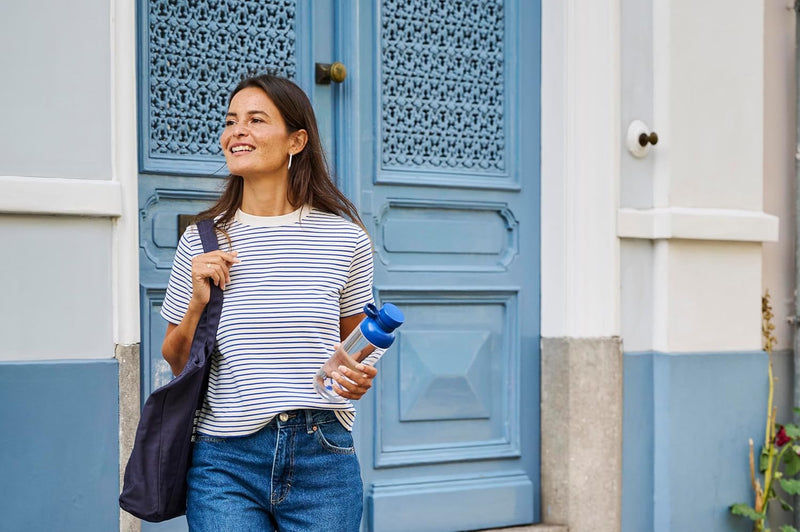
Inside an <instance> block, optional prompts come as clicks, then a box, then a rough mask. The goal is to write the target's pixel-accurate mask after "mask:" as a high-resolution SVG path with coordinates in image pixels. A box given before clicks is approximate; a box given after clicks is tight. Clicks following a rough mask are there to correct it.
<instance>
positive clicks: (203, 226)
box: [196, 220, 222, 336]
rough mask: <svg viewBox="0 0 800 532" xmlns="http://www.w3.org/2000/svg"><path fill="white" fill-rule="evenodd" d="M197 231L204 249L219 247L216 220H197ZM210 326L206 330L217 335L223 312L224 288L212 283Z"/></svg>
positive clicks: (209, 307)
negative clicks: (215, 226)
mask: <svg viewBox="0 0 800 532" xmlns="http://www.w3.org/2000/svg"><path fill="white" fill-rule="evenodd" d="M196 225H197V231H198V232H199V233H200V240H201V241H202V242H203V251H205V252H206V253H209V252H211V251H215V250H217V249H219V242H218V241H217V231H216V229H215V228H214V220H200V221H199V222H197V224H196ZM205 312H206V314H207V315H208V316H207V319H208V323H209V325H210V327H209V328H208V329H207V330H205V331H204V332H205V333H206V334H208V335H212V336H216V333H217V326H218V325H219V316H220V314H221V313H222V289H221V288H220V287H219V286H217V285H215V284H214V283H211V297H210V298H209V300H208V305H206V309H205Z"/></svg>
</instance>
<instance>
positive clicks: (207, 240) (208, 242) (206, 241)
mask: <svg viewBox="0 0 800 532" xmlns="http://www.w3.org/2000/svg"><path fill="white" fill-rule="evenodd" d="M196 225H197V231H198V232H199V233H200V241H201V242H203V251H205V252H206V253H208V252H209V251H214V250H217V249H219V242H218V241H217V232H216V231H215V230H214V220H200V221H199V222H197V224H196Z"/></svg>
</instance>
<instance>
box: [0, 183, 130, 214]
mask: <svg viewBox="0 0 800 532" xmlns="http://www.w3.org/2000/svg"><path fill="white" fill-rule="evenodd" d="M0 213H7V214H51V215H66V216H98V217H113V218H115V217H118V216H121V215H122V193H121V187H120V184H119V183H116V182H114V181H105V180H95V179H63V178H55V177H18V176H0Z"/></svg>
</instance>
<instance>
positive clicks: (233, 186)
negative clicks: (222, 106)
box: [196, 74, 364, 231]
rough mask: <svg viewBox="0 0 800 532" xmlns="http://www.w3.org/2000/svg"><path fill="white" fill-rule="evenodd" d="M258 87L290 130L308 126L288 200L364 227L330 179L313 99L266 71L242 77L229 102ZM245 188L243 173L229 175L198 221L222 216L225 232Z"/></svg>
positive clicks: (219, 222)
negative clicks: (217, 198)
mask: <svg viewBox="0 0 800 532" xmlns="http://www.w3.org/2000/svg"><path fill="white" fill-rule="evenodd" d="M248 87H255V88H258V89H261V90H262V91H264V92H265V93H266V95H267V96H268V97H269V99H270V100H272V103H274V104H275V107H277V108H278V111H279V112H280V114H281V117H283V121H284V123H285V124H286V129H287V132H288V133H290V134H291V133H294V132H295V131H298V130H301V129H305V130H306V132H307V133H308V141H307V142H306V146H305V148H304V149H303V151H301V152H300V153H297V154H295V155H294V156H293V158H292V167H291V168H290V169H289V191H288V198H287V199H288V200H289V203H291V204H292V205H293V206H294V207H301V206H303V205H311V206H312V207H316V208H317V209H320V210H322V211H325V212H330V213H333V214H338V215H339V216H343V217H347V218H350V220H352V221H353V222H355V223H356V224H358V225H360V226H361V227H364V224H363V222H362V221H361V218H360V217H359V216H358V211H357V210H356V208H355V206H354V205H353V204H352V203H351V202H350V200H348V199H347V197H346V196H345V195H344V194H342V192H341V191H340V190H339V189H338V188H336V184H335V183H334V182H333V179H331V174H330V171H329V169H328V162H327V160H326V158H325V152H324V150H323V149H322V143H321V142H320V138H319V130H318V129H317V119H316V117H315V116H314V109H313V108H312V107H311V102H310V101H309V99H308V96H306V93H305V92H303V89H301V88H300V87H298V86H297V85H295V84H294V82H292V81H290V80H288V79H286V78H282V77H279V76H273V75H270V74H264V75H260V76H253V77H248V78H245V79H243V80H242V81H241V82H240V83H239V84H238V85H237V86H236V88H235V89H233V92H231V95H230V98H228V105H230V102H231V100H233V97H234V96H236V94H237V93H238V92H239V91H241V90H242V89H246V88H248ZM243 189H244V184H243V179H242V177H241V176H237V175H230V176H228V181H227V183H226V184H225V190H224V191H223V193H222V195H221V196H220V198H219V200H217V202H216V203H215V204H214V205H213V206H212V207H211V208H209V209H207V210H205V211H203V212H201V213H199V214H198V215H197V218H196V219H197V220H204V219H214V218H216V217H217V216H219V219H218V220H217V221H216V223H215V224H214V225H215V226H216V227H217V228H219V229H221V230H222V231H226V229H227V227H228V225H229V224H230V222H231V220H232V219H233V217H234V215H235V214H236V210H237V209H238V208H240V207H241V206H242V191H243Z"/></svg>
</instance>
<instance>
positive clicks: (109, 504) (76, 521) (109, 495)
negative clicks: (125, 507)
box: [0, 360, 119, 532]
mask: <svg viewBox="0 0 800 532" xmlns="http://www.w3.org/2000/svg"><path fill="white" fill-rule="evenodd" d="M118 397H119V394H118V368H117V362H116V361H115V360H99V361H63V362H42V363H0V486H2V489H1V491H2V494H3V495H2V497H0V530H9V531H12V530H13V531H19V532H22V531H39V530H58V531H62V532H70V531H76V532H77V531H80V532H95V531H96V532H109V531H111V530H118V529H119V509H118V505H117V497H118V494H119V473H118V469H119V444H118V441H119V439H118V424H119V422H118V410H119V406H118V402H119V399H118Z"/></svg>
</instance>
